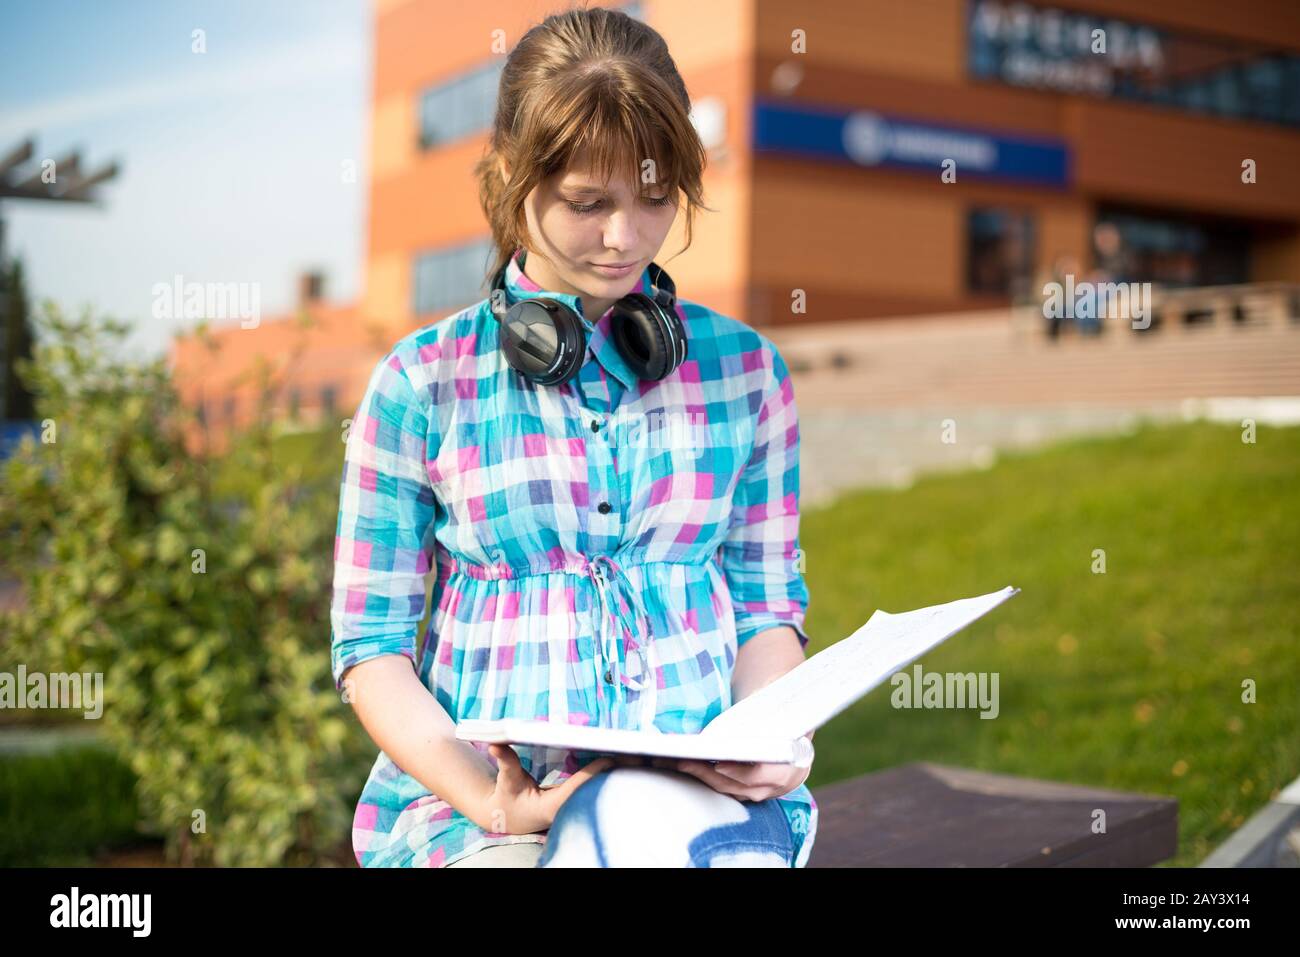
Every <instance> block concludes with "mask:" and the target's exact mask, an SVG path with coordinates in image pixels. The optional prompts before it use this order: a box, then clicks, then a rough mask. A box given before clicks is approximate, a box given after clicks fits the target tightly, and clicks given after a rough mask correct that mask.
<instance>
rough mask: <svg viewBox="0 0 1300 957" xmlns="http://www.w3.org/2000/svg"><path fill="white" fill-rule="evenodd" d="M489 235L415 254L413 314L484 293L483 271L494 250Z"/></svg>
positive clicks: (449, 306) (451, 305) (456, 304)
mask: <svg viewBox="0 0 1300 957" xmlns="http://www.w3.org/2000/svg"><path fill="white" fill-rule="evenodd" d="M495 248H496V247H495V246H493V244H492V239H491V237H488V238H487V239H480V240H475V241H474V242H472V243H467V244H466V245H463V246H455V247H452V248H450V249H440V250H438V251H436V252H426V253H420V254H419V255H417V256H416V257H415V265H414V269H413V279H414V281H413V283H412V286H413V291H414V296H415V306H414V308H415V314H416V315H425V314H427V313H431V312H439V311H442V310H445V309H455V308H458V307H460V306H466V305H469V304H470V303H472V302H477V301H478V300H479V299H482V298H483V297H484V296H486V295H487V283H486V281H485V279H484V273H485V272H486V271H487V268H488V266H489V260H490V259H491V257H492V254H493V252H494V251H495Z"/></svg>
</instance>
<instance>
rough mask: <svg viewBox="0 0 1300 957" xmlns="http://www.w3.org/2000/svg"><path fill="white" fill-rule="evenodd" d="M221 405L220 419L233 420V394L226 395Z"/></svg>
mask: <svg viewBox="0 0 1300 957" xmlns="http://www.w3.org/2000/svg"><path fill="white" fill-rule="evenodd" d="M221 405H222V407H221V415H222V419H223V420H224V421H226V422H233V421H234V420H235V397H234V396H233V395H228V396H226V401H225V402H223V403H222V404H221Z"/></svg>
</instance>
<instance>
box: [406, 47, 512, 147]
mask: <svg viewBox="0 0 1300 957" xmlns="http://www.w3.org/2000/svg"><path fill="white" fill-rule="evenodd" d="M504 67H505V57H496V58H494V59H493V60H492V61H491V62H489V63H488V64H487V65H485V66H482V67H479V68H478V69H475V70H473V71H471V72H469V73H464V74H461V75H460V76H458V77H455V78H453V79H451V80H448V81H446V82H444V83H440V84H439V85H438V86H435V87H433V88H431V89H428V90H426V91H424V93H422V94H421V95H420V105H419V109H420V148H421V149H426V150H427V149H430V148H431V147H434V146H439V145H441V144H444V143H450V142H451V141H452V140H458V139H460V138H461V137H462V136H468V135H469V134H471V133H477V132H479V131H481V130H486V129H487V128H488V127H489V126H491V125H492V116H493V113H494V112H495V110H496V104H497V85H498V84H499V83H500V81H501V70H502V69H503V68H504Z"/></svg>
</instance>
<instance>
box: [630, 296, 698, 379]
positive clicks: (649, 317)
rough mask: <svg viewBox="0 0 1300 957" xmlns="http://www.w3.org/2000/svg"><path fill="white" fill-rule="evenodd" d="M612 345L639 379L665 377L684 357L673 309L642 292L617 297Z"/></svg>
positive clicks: (680, 333)
mask: <svg viewBox="0 0 1300 957" xmlns="http://www.w3.org/2000/svg"><path fill="white" fill-rule="evenodd" d="M612 332H613V336H614V344H615V345H616V346H618V351H619V352H620V353H621V354H622V356H623V358H624V359H625V360H627V364H628V366H630V367H631V369H632V371H633V373H635V374H636V376H637V378H639V379H648V380H652V381H653V380H658V379H663V378H665V377H666V376H668V375H669V374H670V373H671V372H672V371H673V370H674V369H676V368H677V367H678V366H679V365H681V363H682V361H683V360H684V359H685V358H686V336H685V333H684V331H683V330H682V324H681V319H680V318H679V317H678V316H677V310H676V309H665V308H664V307H663V306H662V305H661V304H659V303H657V302H655V301H654V300H653V299H651V298H650V297H649V296H647V295H645V294H644V293H640V292H635V293H630V294H629V295H627V296H625V297H623V299H621V300H619V308H618V309H616V310H614V316H613V329H612Z"/></svg>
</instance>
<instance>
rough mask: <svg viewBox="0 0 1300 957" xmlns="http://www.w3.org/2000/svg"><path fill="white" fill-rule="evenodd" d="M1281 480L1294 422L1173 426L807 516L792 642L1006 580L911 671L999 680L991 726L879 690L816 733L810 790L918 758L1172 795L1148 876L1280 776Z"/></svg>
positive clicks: (1287, 585)
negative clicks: (1173, 845) (805, 606)
mask: <svg viewBox="0 0 1300 957" xmlns="http://www.w3.org/2000/svg"><path fill="white" fill-rule="evenodd" d="M1297 475H1300V429H1295V428H1292V429H1278V428H1268V427H1263V428H1260V429H1259V432H1258V435H1257V441H1256V442H1255V444H1245V443H1243V442H1242V441H1241V430H1240V429H1239V428H1237V427H1235V426H1223V425H1212V424H1206V423H1194V424H1190V425H1178V426H1173V427H1166V428H1158V427H1144V428H1143V429H1142V430H1141V431H1139V432H1138V433H1137V434H1135V435H1132V436H1127V437H1117V438H1104V439H1093V440H1083V441H1074V442H1070V443H1068V444H1064V445H1060V446H1056V447H1054V448H1052V449H1050V450H1048V451H1045V452H1037V453H1026V454H1014V455H1004V456H1003V457H1001V458H1000V459H999V461H998V463H997V464H996V465H995V466H994V467H993V468H992V469H989V470H987V471H983V472H967V473H963V474H959V475H958V474H949V475H942V476H935V477H930V478H926V479H923V480H921V481H919V482H918V483H917V484H916V485H915V486H914V487H913V488H911V489H907V490H903V491H864V492H860V493H857V494H855V495H852V496H850V497H848V498H846V499H842V500H841V501H839V502H837V503H835V504H834V505H832V506H830V507H829V508H825V509H821V510H806V511H805V512H804V517H803V524H802V526H801V531H802V534H801V538H802V545H803V547H804V549H805V551H806V553H807V562H808V583H809V590H810V593H811V603H810V605H809V615H808V621H807V625H808V628H809V633H810V634H811V635H812V636H813V644H812V646H811V647H810V649H809V651H810V653H811V652H814V651H816V650H818V649H819V648H820V647H821V646H822V644H824V643H829V642H833V641H836V640H838V639H840V638H843V637H846V636H847V635H849V634H850V633H852V632H853V631H854V630H855V629H857V628H858V627H859V626H860V625H861V624H862V623H863V622H865V621H866V620H867V618H868V617H870V615H871V613H872V611H873V610H875V609H876V608H877V607H879V608H883V609H885V610H886V611H906V610H909V609H912V608H918V607H922V606H925V605H932V604H937V603H940V602H945V601H950V600H952V599H956V598H965V597H969V596H973V595H979V594H984V593H986V592H991V591H995V590H997V589H999V588H1001V587H1003V586H1004V585H1015V586H1017V587H1019V588H1020V589H1021V593H1020V594H1019V595H1017V596H1015V597H1014V598H1012V599H1010V600H1009V601H1008V602H1006V603H1005V604H1003V605H1002V606H1000V607H999V608H997V609H995V610H994V611H993V612H991V613H990V614H989V615H988V616H987V617H986V618H985V619H983V620H981V621H979V622H976V623H975V624H973V625H971V626H970V627H969V628H967V629H966V630H964V631H962V632H960V633H959V634H958V635H956V636H954V637H953V638H952V639H950V640H949V641H948V642H947V643H945V644H944V645H942V646H940V647H939V648H937V649H936V650H934V651H933V652H931V653H929V654H927V655H925V656H923V657H922V659H921V663H922V666H923V668H924V669H925V670H926V671H944V672H946V671H952V672H972V671H973V672H981V671H984V672H997V673H998V674H999V683H1000V684H999V692H1000V694H999V697H1000V714H999V716H998V717H997V718H996V719H992V720H989V719H981V718H980V717H979V713H978V710H977V709H972V710H967V711H959V710H947V711H944V710H929V711H926V710H920V709H916V710H903V709H897V710H896V709H894V708H893V707H892V706H891V703H890V695H891V692H892V690H893V689H892V688H891V687H890V686H889V685H888V684H886V685H882V686H881V687H879V688H877V689H876V690H875V691H873V692H872V693H871V694H870V695H868V697H867V698H866V699H864V700H863V701H861V702H859V703H858V704H857V705H856V706H854V707H853V708H851V709H849V710H848V711H846V712H845V713H843V714H841V715H840V716H838V717H837V718H835V719H834V720H833V721H832V722H831V723H829V724H828V725H826V726H825V727H824V728H823V729H822V730H821V731H819V732H818V734H817V762H816V764H815V765H814V768H813V773H812V776H811V777H810V779H809V782H808V783H809V786H810V787H812V788H814V789H816V788H817V787H818V786H820V785H822V784H828V783H830V782H832V781H835V780H838V779H840V778H843V777H846V776H852V775H856V774H860V773H862V772H865V771H870V770H875V769H878V768H884V767H889V766H893V765H897V764H901V763H906V762H909V761H916V760H932V761H939V762H946V763H952V764H958V765H962V766H966V767H973V768H981V769H985V770H990V771H1000V772H1006V773H1012V774H1021V775H1028V776H1033V777H1039V778H1046V779H1050V780H1055V781H1062V782H1072V783H1078V784H1085V785H1095V786H1101V787H1110V788H1118V789H1123V790H1131V791H1139V792H1146V793H1151V794H1163V795H1171V796H1174V797H1176V798H1178V801H1179V810H1178V814H1179V851H1178V855H1177V857H1175V858H1173V859H1172V861H1171V862H1170V863H1172V864H1175V865H1181V866H1186V865H1193V864H1196V863H1199V862H1200V861H1201V860H1203V859H1204V858H1205V856H1206V855H1207V854H1208V853H1209V852H1210V851H1211V850H1213V849H1214V847H1216V846H1217V845H1218V844H1219V843H1221V842H1222V841H1223V840H1224V839H1225V838H1226V837H1227V836H1228V835H1229V834H1230V833H1231V831H1232V830H1233V829H1234V828H1235V827H1237V826H1240V824H1241V823H1242V822H1243V821H1244V820H1245V819H1246V818H1247V817H1248V816H1249V815H1250V814H1252V813H1253V812H1254V811H1256V810H1257V809H1259V808H1260V807H1261V806H1262V805H1263V804H1264V803H1265V802H1266V801H1268V799H1269V797H1270V794H1272V793H1273V792H1275V790H1276V789H1279V788H1281V787H1283V786H1284V785H1286V784H1287V783H1288V782H1290V781H1291V780H1293V779H1294V778H1295V777H1296V776H1297V775H1300V733H1297V728H1298V727H1300V644H1298V642H1297V639H1298V638H1300V634H1298V632H1300V626H1298V625H1297V612H1300V534H1297V532H1298V531H1300V484H1298V483H1297V481H1296V477H1297ZM1094 549H1104V550H1105V562H1106V571H1105V574H1094V573H1093V571H1092V565H1093V561H1094V559H1093V550H1094ZM1246 679H1251V680H1253V681H1254V683H1255V686H1256V695H1257V703H1255V704H1244V703H1243V702H1242V700H1241V699H1242V693H1243V692H1242V682H1243V681H1245V680H1246Z"/></svg>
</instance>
